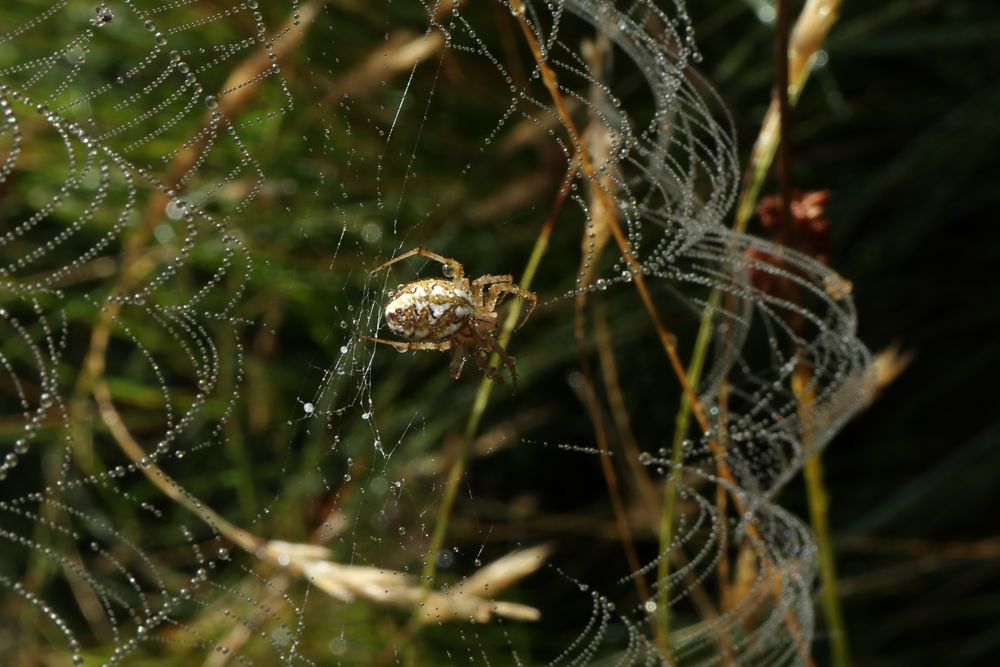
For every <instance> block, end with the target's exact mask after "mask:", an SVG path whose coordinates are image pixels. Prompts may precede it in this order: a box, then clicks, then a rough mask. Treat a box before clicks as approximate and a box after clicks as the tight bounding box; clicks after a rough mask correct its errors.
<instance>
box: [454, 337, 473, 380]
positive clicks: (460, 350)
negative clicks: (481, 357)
mask: <svg viewBox="0 0 1000 667" xmlns="http://www.w3.org/2000/svg"><path fill="white" fill-rule="evenodd" d="M468 358H469V351H468V350H467V349H466V348H465V345H462V344H461V343H459V344H458V345H456V346H455V352H454V354H452V355H451V379H452V380H457V379H458V376H460V375H461V374H462V368H464V367H465V360H466V359H468Z"/></svg>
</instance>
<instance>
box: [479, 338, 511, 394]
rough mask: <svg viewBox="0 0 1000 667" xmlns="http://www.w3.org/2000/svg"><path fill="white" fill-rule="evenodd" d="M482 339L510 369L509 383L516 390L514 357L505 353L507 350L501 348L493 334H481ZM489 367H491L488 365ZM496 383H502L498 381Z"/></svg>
mask: <svg viewBox="0 0 1000 667" xmlns="http://www.w3.org/2000/svg"><path fill="white" fill-rule="evenodd" d="M482 339H483V340H484V341H485V342H486V344H487V345H489V347H490V349H491V350H493V351H494V352H496V353H497V356H499V357H500V361H502V362H503V364H504V365H505V366H506V367H507V370H509V371H510V380H511V384H512V385H514V391H517V366H516V365H515V364H514V357H512V356H510V355H509V354H507V350H505V349H503V346H501V345H500V343H498V342H497V339H496V338H494V337H493V336H483V337H482ZM490 368H493V367H492V366H490ZM498 384H503V382H499V383H498Z"/></svg>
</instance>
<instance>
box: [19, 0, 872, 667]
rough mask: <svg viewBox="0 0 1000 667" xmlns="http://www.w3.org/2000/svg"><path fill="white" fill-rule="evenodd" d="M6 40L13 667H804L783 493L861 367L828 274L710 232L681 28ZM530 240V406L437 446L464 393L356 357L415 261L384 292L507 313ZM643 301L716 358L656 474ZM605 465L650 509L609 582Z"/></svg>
mask: <svg viewBox="0 0 1000 667" xmlns="http://www.w3.org/2000/svg"><path fill="white" fill-rule="evenodd" d="M0 16H2V17H3V18H4V21H3V25H4V28H3V34H2V35H0V114H2V118H0V188H3V192H4V201H5V207H4V211H3V213H2V215H3V219H4V225H3V228H2V233H0V248H2V250H0V267H2V268H0V293H2V295H3V296H2V304H0V308H2V309H0V326H2V327H3V332H4V335H3V337H2V338H0V367H2V372H3V384H2V386H3V401H2V405H3V416H4V423H5V424H6V426H5V427H4V431H3V433H4V435H3V439H2V442H3V447H4V450H5V451H4V452H3V457H4V458H3V460H2V463H0V477H2V478H3V479H2V480H0V516H2V518H0V537H2V538H3V540H4V542H5V544H6V547H5V550H6V551H7V552H9V553H10V554H11V557H10V558H8V559H6V561H7V562H6V563H5V564H4V566H3V567H2V568H0V584H2V585H3V588H4V590H5V593H4V596H5V598H9V599H10V600H12V601H13V602H12V603H11V605H10V606H9V607H10V609H12V610H13V612H11V613H12V614H13V615H12V616H11V618H10V619H9V621H10V623H9V625H10V627H16V628H17V632H18V633H19V639H18V642H17V648H16V650H17V651H19V652H20V653H19V654H18V655H21V656H28V655H31V656H35V659H36V660H42V661H43V662H45V661H48V662H51V663H52V664H73V663H76V664H91V663H93V664H144V663H145V662H148V661H149V660H153V659H155V658H163V659H165V660H173V661H174V662H175V663H176V664H206V665H222V664H230V663H233V664H315V665H318V664H414V663H416V664H451V663H457V662H462V663H466V662H471V663H475V664H535V663H542V662H546V663H552V664H625V665H628V664H663V663H668V664H684V665H687V664H706V665H708V664H728V663H732V662H738V663H739V664H761V665H772V664H806V661H807V656H808V652H809V643H810V640H811V637H812V632H813V610H812V602H811V595H812V590H813V586H814V583H813V580H814V571H815V567H816V564H815V561H816V557H815V547H814V546H813V544H812V540H811V537H810V535H809V531H808V529H807V528H806V526H805V525H804V524H803V523H802V521H801V520H800V519H798V518H797V517H794V516H792V515H791V514H789V513H788V512H786V511H785V510H783V509H782V508H781V507H780V506H779V505H778V504H777V502H776V494H777V492H778V491H779V490H780V489H781V488H782V487H783V486H784V485H785V484H786V483H787V482H788V480H789V479H791V478H792V477H793V476H794V475H795V474H796V473H797V471H798V470H799V469H800V468H801V466H802V464H803V462H804V460H805V458H806V457H807V456H809V455H811V454H813V453H815V452H817V451H819V450H820V449H821V448H822V447H823V446H825V445H826V444H827V443H828V442H829V441H830V439H831V438H832V436H833V435H834V434H835V433H836V431H837V429H838V428H839V427H840V426H841V425H842V424H843V423H844V422H845V421H846V420H847V419H848V418H849V417H850V416H851V414H852V413H853V412H854V411H855V410H857V409H858V407H859V406H861V405H862V404H863V403H864V401H865V400H866V396H867V395H868V393H869V392H870V384H871V380H870V372H869V359H868V355H867V352H866V350H865V349H864V347H863V345H862V344H861V343H860V342H859V341H858V339H857V337H856V335H855V315H854V311H853V308H852V304H851V300H850V290H849V286H848V285H847V283H846V282H845V281H844V280H843V279H842V278H840V277H839V276H837V275H836V274H835V273H833V272H832V271H831V270H830V269H828V268H827V267H825V266H823V265H821V264H819V263H817V262H815V261H813V260H811V259H809V258H807V257H805V256H803V255H800V254H799V253H797V252H795V251H793V250H790V249H788V248H784V247H781V246H779V245H775V244H773V243H769V242H765V241H762V240H760V239H758V238H754V237H753V236H750V235H746V234H739V233H735V232H732V231H729V230H728V229H727V226H726V224H727V216H728V215H729V213H730V210H731V208H732V205H733V203H734V200H735V197H736V192H737V185H738V171H739V165H738V160H737V155H736V147H735V140H734V133H733V129H732V126H731V123H730V122H729V120H728V117H727V115H726V113H725V111H724V105H723V104H722V102H721V101H720V100H719V99H717V97H716V96H715V94H714V93H713V92H712V90H711V87H710V86H709V85H708V83H707V82H705V81H704V80H703V79H702V78H701V77H699V75H698V74H697V72H696V69H695V66H696V63H697V62H698V61H699V60H700V58H701V56H700V54H699V53H698V51H697V47H696V45H695V42H694V28H693V26H692V25H691V22H690V19H689V18H688V16H687V14H686V10H685V8H684V6H683V4H682V3H679V2H678V3H654V2H630V3H616V2H609V1H604V0H566V1H562V2H553V3H525V4H522V3H520V2H513V3H506V2H499V3H492V4H491V3H483V4H482V5H480V3H460V2H435V3H423V2H395V3H388V4H386V5H384V6H367V5H366V6H363V7H362V6H357V5H351V4H350V3H337V2H326V3H324V2H320V1H318V0H317V1H312V2H310V1H305V2H300V1H298V0H291V1H290V2H280V3H264V2H260V1H258V0H244V1H243V2H237V1H235V0H233V1H227V2H222V3H217V2H208V1H207V0H178V1H173V2H142V1H139V0H121V1H116V2H100V3H98V2H94V3H81V2H61V3H54V4H47V5H44V6H43V3H37V4H36V3H32V2H23V3H16V4H15V5H14V6H11V7H5V8H4V9H2V10H0ZM532 46H534V47H535V49H534V50H533V49H532ZM549 223H550V224H549ZM545 229H548V230H549V231H545V232H543V230H545ZM616 232H617V233H616ZM540 233H545V234H549V233H550V234H551V237H548V236H546V237H545V238H546V239H547V248H548V249H547V253H546V254H545V256H544V257H543V258H542V261H541V262H540V263H539V264H538V265H537V271H536V272H535V282H534V283H533V284H532V286H531V289H533V290H535V291H536V292H537V293H538V294H539V297H540V301H541V305H540V308H539V311H538V312H537V313H536V314H535V315H533V319H532V320H531V322H530V324H529V325H528V326H526V327H524V328H523V329H521V330H518V331H517V332H515V334H514V336H513V338H512V339H511V342H510V346H511V348H510V349H511V352H512V353H513V354H516V355H517V364H518V366H517V367H518V369H519V374H520V377H521V385H522V386H521V389H520V391H519V392H518V393H516V394H515V393H511V392H510V391H509V385H505V386H503V387H497V388H495V389H494V391H493V393H492V395H491V397H490V398H489V403H488V405H487V407H486V408H485V411H484V412H483V413H482V414H483V415H484V416H483V417H482V420H481V422H480V424H479V425H480V428H479V430H478V431H477V432H476V433H474V434H473V437H471V438H465V440H463V436H461V433H462V432H463V429H466V424H467V420H468V416H469V414H470V413H471V412H475V411H476V410H477V409H479V408H477V407H476V400H477V396H478V395H480V394H477V387H478V386H479V385H478V379H477V378H476V377H475V372H476V369H474V368H471V367H470V368H466V369H465V372H464V375H463V377H462V378H461V379H460V380H459V381H458V382H454V381H452V380H451V378H450V377H449V374H448V369H447V359H446V358H445V355H442V354H440V353H434V352H414V353H407V354H404V355H400V354H397V353H396V352H395V351H393V350H392V349H391V348H389V347H385V346H379V345H373V344H371V343H369V342H366V341H363V340H362V339H360V338H359V335H360V334H364V335H372V336H374V335H383V334H384V333H385V332H384V322H383V318H382V308H383V307H384V305H385V303H386V300H387V293H388V292H391V291H392V290H393V289H395V286H396V285H397V284H404V283H406V282H409V281H411V280H414V279H416V277H418V276H420V277H439V276H440V275H441V274H440V273H439V271H440V269H439V267H438V265H436V264H434V263H433V262H431V263H428V262H426V261H423V260H420V259H417V258H415V259H413V260H411V261H409V262H408V263H405V264H404V263H400V264H398V265H393V266H392V267H391V268H390V269H389V270H387V271H385V272H381V273H377V274H374V275H373V274H370V273H369V271H370V270H371V269H374V268H375V267H376V266H378V265H379V264H381V263H382V262H384V261H385V260H387V259H389V258H391V257H393V256H395V255H397V254H400V253H401V252H404V251H406V250H408V249H410V248H412V247H417V246H425V247H430V248H432V249H434V250H435V251H437V252H440V253H442V254H444V255H446V256H449V257H454V258H456V259H457V260H459V261H460V262H462V263H463V265H464V266H465V270H466V273H467V274H468V275H469V276H470V277H477V276H479V275H483V274H487V273H499V274H504V273H511V274H514V276H515V279H518V278H520V275H519V274H520V273H521V270H522V267H524V266H525V264H526V262H527V261H528V258H529V256H530V255H531V253H532V250H533V248H535V249H537V248H538V247H539V246H538V243H537V238H538V236H539V234H540ZM543 250H544V248H543ZM567 258H568V259H567ZM640 283H641V284H642V285H644V286H648V288H649V289H650V290H651V294H652V297H653V302H654V305H655V307H656V308H657V309H658V310H659V311H660V314H661V315H662V316H663V318H664V321H666V322H668V323H669V326H670V329H671V331H673V332H675V333H676V334H677V336H678V340H679V341H680V343H679V344H680V349H681V352H682V353H683V354H688V353H691V352H692V349H693V348H692V346H693V341H694V339H695V336H696V333H697V327H698V325H699V323H700V322H701V321H702V320H703V319H706V320H707V321H708V322H709V323H710V326H709V329H708V331H709V335H710V343H709V349H710V355H709V358H708V361H707V365H706V368H705V372H704V374H703V377H702V378H701V382H700V383H699V384H698V389H697V391H698V394H697V401H696V408H698V409H699V410H700V411H701V412H702V413H703V414H704V415H705V421H704V423H698V420H692V422H691V426H690V429H689V431H688V432H684V433H681V434H680V435H681V436H683V440H682V441H679V446H678V448H673V449H671V445H670V441H671V438H673V437H674V413H675V412H676V406H677V404H678V403H679V402H680V401H681V400H682V393H681V392H680V389H679V387H678V380H677V378H676V377H674V376H673V375H672V374H671V371H670V366H669V364H668V361H667V358H666V357H665V356H664V354H663V352H662V351H661V350H660V348H659V347H658V346H657V344H656V341H655V340H654V339H653V337H652V335H651V333H650V327H649V323H648V319H646V317H645V315H644V313H643V309H642V305H641V301H640V299H639V293H638V291H637V288H638V287H639V286H640ZM591 309H593V310H591ZM581 313H582V314H581ZM594 313H602V314H601V315H597V314H594ZM599 322H603V324H599ZM602 326H603V327H604V329H603V330H604V331H605V335H604V336H603V337H602V334H601V331H602V329H601V327H602ZM591 329H593V334H592V333H591ZM581 331H582V338H580V337H579V336H580V335H581ZM591 336H592V337H591ZM581 340H582V341H590V342H580V341H581ZM601 340H604V341H605V344H604V347H602V348H601V352H602V355H603V356H601V359H600V361H601V370H602V383H601V386H603V387H609V388H610V387H611V386H612V385H615V386H618V389H617V390H616V393H615V396H618V397H619V399H620V400H619V401H618V402H617V403H616V402H615V399H614V397H613V396H612V393H611V392H609V393H608V407H607V408H606V409H605V408H603V407H602V408H599V409H597V410H596V411H595V410H593V409H589V408H587V406H588V405H593V404H592V403H587V401H588V400H589V399H588V396H590V394H588V392H592V391H593V390H594V383H593V382H592V381H591V379H590V376H589V375H588V374H587V373H581V372H580V370H579V369H578V368H577V367H578V366H579V365H580V358H581V355H584V356H586V355H589V354H591V353H592V351H593V349H594V347H595V346H600V345H601V343H600V341H601ZM594 341H596V342H594ZM588 346H589V347H588ZM581 350H582V352H581ZM615 364H617V366H618V368H620V369H621V374H620V376H616V375H615V371H614V368H615ZM289 387H291V388H292V393H289V391H288V389H289ZM553 388H555V389H553ZM480 393H481V392H480ZM804 397H807V398H804ZM605 410H606V412H607V414H606V415H605ZM585 415H586V416H585ZM587 416H589V419H590V421H591V422H593V424H591V423H590V422H588V417H587ZM610 423H614V427H615V429H614V431H615V434H616V435H615V437H614V438H613V440H614V443H613V444H614V445H615V446H614V447H612V448H610V449H609V448H606V447H604V446H602V445H601V442H600V437H599V434H600V432H601V431H600V429H601V428H604V427H602V426H600V425H601V424H604V426H608V424H610ZM592 426H593V428H592ZM466 430H467V429H466ZM630 440H631V441H634V447H631V448H630V447H629V446H627V445H628V444H629V441H630ZM462 448H465V450H467V456H468V459H469V460H468V465H467V466H466V468H465V469H463V470H459V473H463V472H464V474H459V475H458V476H457V477H456V478H455V480H452V479H451V477H450V475H449V472H450V471H454V470H456V468H455V461H456V459H457V458H458V457H459V456H460V455H459V454H458V452H459V451H460V450H462ZM605 463H609V464H610V466H611V468H612V469H613V470H616V471H617V474H618V475H619V476H620V477H621V478H622V479H623V480H630V483H634V484H635V489H634V490H630V492H629V496H628V498H627V500H628V502H629V506H630V508H631V509H632V510H633V511H631V512H630V513H629V516H630V517H631V520H632V521H633V523H634V526H633V527H632V532H633V533H635V535H637V536H638V538H637V540H636V542H637V545H638V548H637V550H636V559H635V560H630V559H628V558H625V557H623V555H622V550H621V548H620V544H619V537H620V535H619V534H618V532H616V530H615V528H614V521H613V520H612V516H613V513H612V511H611V509H610V504H611V501H610V500H609V496H608V492H607V490H606V489H605V487H604V485H605V478H603V477H602V476H601V475H600V474H597V473H596V472H595V471H596V470H598V469H599V468H600V466H601V465H604V464H605ZM644 489H645V491H644ZM650 489H652V493H651V494H650V492H649V490H650ZM449 493H455V494H456V500H455V508H454V509H453V510H452V511H451V512H450V513H449V515H448V517H447V519H448V523H447V528H448V530H447V531H446V533H445V534H444V537H443V538H442V539H441V540H440V541H438V540H436V538H435V530H436V529H437V528H438V527H439V525H440V524H439V520H440V516H439V509H440V507H441V502H442V498H443V497H445V496H447V495H448V494H449ZM633 494H634V495H633ZM644 494H645V497H644V498H643V495H644ZM668 499H669V502H670V503H671V504H670V505H668V507H672V508H673V509H672V510H670V509H664V508H663V504H664V503H666V502H667V500H668ZM644 507H645V509H647V510H648V509H649V507H653V510H654V511H653V512H652V513H650V512H644V510H643V508H644ZM664 517H666V520H667V521H668V523H669V525H670V526H671V529H670V531H669V538H670V539H669V542H668V543H666V544H663V545H661V544H660V543H659V542H658V540H657V535H656V533H657V531H658V530H661V529H662V525H663V521H664ZM436 544H439V545H440V548H438V549H436V550H433V549H432V546H433V545H436ZM595 560H596V562H598V563H599V564H600V565H601V566H600V567H595V566H594V561H595ZM428 563H431V564H432V565H433V566H434V567H433V570H432V571H433V572H434V577H433V580H422V579H421V576H422V574H426V573H427V572H428V569H427V567H428ZM640 582H641V583H640ZM643 585H645V587H646V593H645V594H644V593H643V588H642V587H643ZM665 609H666V610H668V612H667V615H664V610H665ZM5 613H6V612H5ZM664 619H669V623H668V622H667V620H664ZM664 627H669V629H668V630H666V631H664V629H663V628H664ZM664 633H665V634H664ZM0 641H4V640H3V639H2V638H0Z"/></svg>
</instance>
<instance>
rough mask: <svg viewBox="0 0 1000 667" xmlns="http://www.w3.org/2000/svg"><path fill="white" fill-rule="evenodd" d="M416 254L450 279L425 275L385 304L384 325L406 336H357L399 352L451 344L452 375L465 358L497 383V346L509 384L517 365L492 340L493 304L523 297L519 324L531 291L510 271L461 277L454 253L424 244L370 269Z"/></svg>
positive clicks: (533, 301)
mask: <svg viewBox="0 0 1000 667" xmlns="http://www.w3.org/2000/svg"><path fill="white" fill-rule="evenodd" d="M414 255H420V256H421V257H426V258H428V259H432V260H434V261H435V262H438V263H440V264H442V265H443V266H444V269H443V271H444V274H445V275H446V276H448V277H449V278H450V279H449V280H442V279H439V278H428V279H426V280H417V281H415V282H412V283H408V284H406V285H403V286H402V287H401V288H400V289H399V290H398V291H396V293H395V294H393V295H392V298H391V300H390V301H389V304H388V305H387V306H386V307H385V319H386V322H387V323H388V325H389V329H390V330H392V331H393V332H395V333H397V334H399V335H400V336H402V337H403V338H405V339H406V340H404V341H398V340H386V339H384V338H372V337H371V336H361V337H362V338H364V339H365V340H370V341H373V342H375V343H384V344H386V345H392V346H393V347H395V348H396V349H397V350H399V351H400V352H405V351H407V350H442V351H443V350H454V353H453V354H452V358H451V377H452V379H454V380H457V379H458V377H459V375H461V374H462V367H463V366H465V362H466V360H467V359H469V358H472V360H473V361H474V362H475V364H476V366H478V367H479V369H480V370H482V372H483V373H485V374H486V376H487V377H489V378H490V379H491V380H493V381H494V382H496V383H497V384H503V378H502V377H501V375H500V373H499V372H498V371H497V369H496V368H494V367H493V366H492V365H490V363H489V356H490V352H496V353H497V355H498V356H499V357H500V360H501V361H502V362H503V364H504V365H505V366H507V368H508V369H509V370H510V377H511V380H512V382H513V385H514V387H515V388H516V387H517V371H516V370H515V367H514V359H513V358H512V357H510V356H509V355H508V354H507V353H506V352H505V351H504V349H503V348H502V347H501V346H500V343H498V342H497V339H496V332H497V312H496V309H497V307H498V306H499V305H500V303H501V302H502V301H503V300H504V298H505V297H506V296H507V295H508V294H514V295H515V296H519V297H521V298H522V299H524V300H525V301H527V302H528V309H527V312H526V313H525V314H524V317H522V318H521V321H520V323H519V324H518V327H520V326H521V325H523V324H524V323H525V321H527V319H528V317H529V316H530V315H531V312H532V311H533V310H534V308H535V304H536V303H537V302H538V297H537V296H536V295H535V293H534V292H529V291H528V290H524V289H521V288H520V287H518V286H517V285H515V284H514V278H513V277H512V276H510V275H502V276H492V275H487V276H481V277H479V278H476V279H475V280H473V281H471V282H470V281H469V279H468V278H466V277H465V269H464V268H463V267H462V265H461V264H460V263H459V262H458V261H457V260H454V259H450V258H448V257H443V256H441V255H439V254H437V253H434V252H431V251H430V250H426V249H424V248H414V249H413V250H410V251H408V252H404V253H403V254H402V255H399V256H397V257H394V258H392V259H390V260H389V261H388V262H386V263H385V264H382V265H381V266H379V267H377V268H375V269H373V270H372V273H377V272H379V271H381V270H383V269H385V268H387V267H389V266H391V265H392V264H395V263H396V262H400V261H402V260H404V259H407V258H409V257H413V256H414Z"/></svg>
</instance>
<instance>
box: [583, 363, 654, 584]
mask: <svg viewBox="0 0 1000 667" xmlns="http://www.w3.org/2000/svg"><path fill="white" fill-rule="evenodd" d="M580 357H581V359H580V364H581V366H582V369H583V372H582V374H581V379H582V382H580V387H579V391H580V394H581V398H582V399H583V403H584V405H585V406H586V408H587V414H588V415H589V416H590V423H591V426H592V427H593V429H594V436H595V438H596V440H597V448H598V450H600V452H601V456H600V457H599V458H600V460H601V472H602V473H603V474H604V481H605V483H606V484H607V487H608V496H609V497H610V498H611V508H612V511H613V512H614V515H615V523H616V524H617V526H618V533H619V538H620V540H621V543H622V547H623V549H624V550H625V558H626V560H627V561H628V565H629V569H630V570H631V571H632V572H635V573H637V576H635V577H634V579H635V587H636V590H637V592H638V593H639V599H640V600H641V601H642V602H643V603H645V602H646V601H647V600H649V599H651V594H650V590H649V585H648V584H647V583H646V578H645V576H643V575H642V574H641V569H642V563H641V562H640V561H639V554H638V552H636V550H635V539H634V538H633V537H632V530H631V528H630V527H629V522H628V516H627V511H626V509H625V503H624V502H622V497H621V489H620V488H619V486H618V475H617V474H616V473H615V468H614V465H613V464H612V463H611V447H609V446H608V434H607V427H606V426H605V424H604V410H603V408H602V407H601V404H600V401H598V400H597V392H596V391H595V390H594V377H593V372H592V371H591V369H590V362H589V361H588V360H587V357H586V354H585V353H581V355H580Z"/></svg>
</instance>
